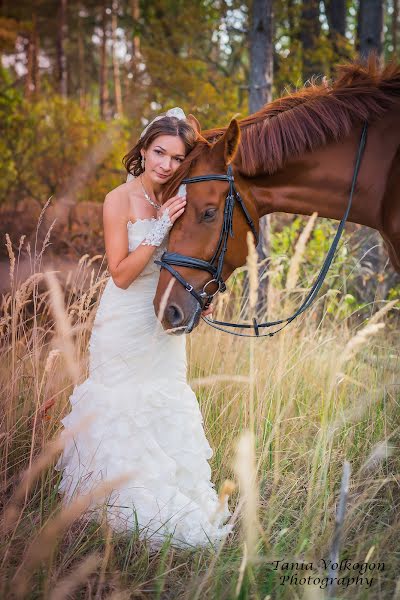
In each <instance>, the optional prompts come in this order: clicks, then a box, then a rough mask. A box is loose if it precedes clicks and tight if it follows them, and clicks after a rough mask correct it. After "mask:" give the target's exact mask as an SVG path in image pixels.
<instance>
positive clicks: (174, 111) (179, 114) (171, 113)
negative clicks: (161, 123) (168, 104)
mask: <svg viewBox="0 0 400 600" xmlns="http://www.w3.org/2000/svg"><path fill="white" fill-rule="evenodd" d="M164 117H176V118H177V119H179V120H182V119H186V115H185V113H184V112H183V110H182V109H181V108H179V106H175V107H174V108H170V109H169V110H167V112H166V113H165V115H158V116H157V117H154V119H153V120H152V121H150V123H148V124H147V125H146V127H145V128H144V129H143V131H142V133H141V134H140V137H141V138H142V137H143V136H144V134H145V133H146V131H147V130H148V128H149V127H150V125H152V124H153V123H154V122H155V121H158V120H159V119H163V118H164ZM139 139H140V138H139Z"/></svg>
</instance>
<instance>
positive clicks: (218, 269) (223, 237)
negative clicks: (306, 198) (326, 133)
mask: <svg viewBox="0 0 400 600" xmlns="http://www.w3.org/2000/svg"><path fill="white" fill-rule="evenodd" d="M367 130H368V123H367V122H365V123H364V126H363V129H362V132H361V137H360V142H359V146H358V152H357V156H356V162H355V166H354V172H353V179H352V182H351V188H350V193H349V201H348V204H347V208H346V211H345V213H344V216H343V218H342V220H341V221H340V223H339V225H338V228H337V231H336V234H335V237H334V239H333V242H332V245H331V247H330V248H329V250H328V253H327V255H326V257H325V260H324V263H323V265H322V267H321V270H320V272H319V274H318V277H317V279H316V280H315V282H314V284H313V286H312V288H311V290H310V291H309V292H308V294H307V297H306V298H305V300H304V301H303V303H302V304H301V306H300V307H299V308H298V309H297V310H296V312H295V313H293V315H291V316H290V317H287V318H285V319H279V320H278V321H267V322H265V323H257V320H256V319H255V318H253V324H252V325H250V324H249V323H229V322H226V321H211V320H210V319H207V318H206V317H202V319H203V321H205V322H206V323H208V325H211V326H212V327H214V328H215V329H219V330H220V331H224V332H226V333H230V334H232V335H237V336H240V337H266V336H270V337H271V336H273V335H275V333H277V332H278V331H280V330H281V329H283V328H284V327H286V326H287V325H289V323H291V322H292V321H293V320H294V319H295V318H296V317H298V316H299V315H300V314H301V313H302V312H304V311H305V310H306V309H307V308H308V307H309V306H310V305H311V304H312V302H313V301H314V299H315V297H316V295H317V293H318V291H319V289H320V287H321V286H322V283H323V281H324V279H325V275H326V273H327V272H328V269H329V267H330V265H331V262H332V260H333V257H334V254H335V251H336V248H337V245H338V243H339V240H340V237H341V235H342V232H343V229H344V226H345V223H346V221H347V217H348V215H349V212H350V207H351V204H352V200H353V195H354V190H355V187H356V182H357V176H358V172H359V170H360V165H361V160H362V157H363V154H364V150H365V145H366V140H367ZM212 180H214V181H229V192H228V195H227V197H226V200H225V208H224V221H223V224H222V230H221V233H220V236H219V240H218V244H217V248H216V250H215V252H214V255H213V257H212V259H211V260H210V261H209V262H207V261H205V260H201V259H200V258H193V257H190V256H185V255H184V254H178V253H176V252H164V254H163V255H162V256H161V260H155V261H154V262H155V263H156V264H158V265H160V266H161V268H162V269H167V271H169V272H170V273H171V275H173V276H174V277H175V278H176V279H177V280H178V281H179V283H181V284H182V285H183V286H184V288H185V289H186V290H187V291H188V292H189V293H190V294H192V296H194V297H195V298H196V300H197V302H198V303H199V305H200V308H201V309H202V310H205V309H206V308H208V307H209V306H210V304H211V302H212V300H213V298H214V296H215V295H216V294H217V293H218V292H225V290H226V285H225V282H224V280H223V279H222V269H223V266H224V258H225V254H226V251H227V247H228V237H229V236H230V237H233V209H234V206H235V202H238V204H239V206H240V208H241V209H242V211H243V213H244V216H245V217H246V221H247V223H248V225H249V227H250V229H251V231H252V232H253V234H254V237H255V240H256V244H257V243H258V234H257V230H256V228H255V226H254V222H253V220H252V219H251V217H250V215H249V213H248V211H247V209H246V206H245V205H244V203H243V200H242V198H241V197H240V194H239V192H238V191H237V190H236V188H235V184H234V177H233V172H232V167H231V165H229V166H228V171H227V174H226V175H199V176H198V177H190V178H188V179H183V181H182V183H197V182H199V181H212ZM218 253H219V254H218ZM214 263H215V264H214ZM171 265H174V266H177V267H189V268H191V269H200V270H202V271H208V272H209V273H210V274H211V275H212V279H210V281H207V283H206V284H205V286H204V287H203V290H202V291H201V292H196V290H195V289H193V286H192V285H190V283H188V282H187V281H186V279H184V278H183V277H182V276H181V275H180V274H179V273H178V272H177V271H176V270H175V269H174V268H173V267H172V266H171ZM211 283H216V284H217V285H218V288H217V290H216V291H215V292H214V293H213V294H208V293H207V291H206V290H207V287H208V286H209V285H210V284H211ZM282 323H284V325H282V327H280V328H279V329H276V330H275V331H272V332H269V333H265V334H263V335H261V334H260V329H261V328H263V327H266V328H268V327H274V326H276V325H281V324H282ZM221 325H223V326H225V327H234V328H239V329H253V331H254V335H249V334H246V333H237V332H233V331H229V329H224V328H223V327H220V326H221Z"/></svg>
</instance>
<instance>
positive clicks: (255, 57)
mask: <svg viewBox="0 0 400 600" xmlns="http://www.w3.org/2000/svg"><path fill="white" fill-rule="evenodd" d="M272 73H273V11H272V0H253V6H252V19H251V30H250V79H249V90H250V93H249V112H250V114H251V113H254V112H257V111H258V110H259V109H260V108H261V107H262V106H264V104H266V103H267V102H271V100H272V76H273V75H272ZM269 239H270V216H269V215H265V216H264V217H262V218H261V219H260V234H259V243H258V246H257V254H258V261H259V263H261V262H262V261H263V262H264V265H265V259H266V258H267V257H268V255H269V245H270V244H269ZM264 269H265V266H264ZM260 271H262V268H260ZM261 275H262V273H261V272H260V277H259V279H260V280H261ZM267 287H268V286H267V279H265V280H264V285H260V286H259V288H258V303H257V311H261V309H262V308H263V307H264V309H265V306H266V300H267Z"/></svg>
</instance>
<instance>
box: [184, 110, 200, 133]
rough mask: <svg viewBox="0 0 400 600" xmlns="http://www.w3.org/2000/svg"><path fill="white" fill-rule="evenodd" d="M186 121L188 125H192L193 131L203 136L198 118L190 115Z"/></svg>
mask: <svg viewBox="0 0 400 600" xmlns="http://www.w3.org/2000/svg"><path fill="white" fill-rule="evenodd" d="M186 121H187V122H188V123H190V125H191V126H192V127H193V129H194V130H195V131H197V133H198V134H199V135H201V125H200V123H199V122H198V120H197V119H196V117H195V116H194V115H192V114H190V115H188V116H187V117H186Z"/></svg>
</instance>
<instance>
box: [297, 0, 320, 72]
mask: <svg viewBox="0 0 400 600" xmlns="http://www.w3.org/2000/svg"><path fill="white" fill-rule="evenodd" d="M320 34H321V25H320V22H319V1H318V0H303V6H302V9H301V20H300V40H301V44H302V48H303V80H304V81H308V80H309V79H310V78H311V77H312V76H313V75H319V74H321V71H322V65H321V61H320V60H319V58H318V52H316V50H317V48H318V43H319V38H320Z"/></svg>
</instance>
